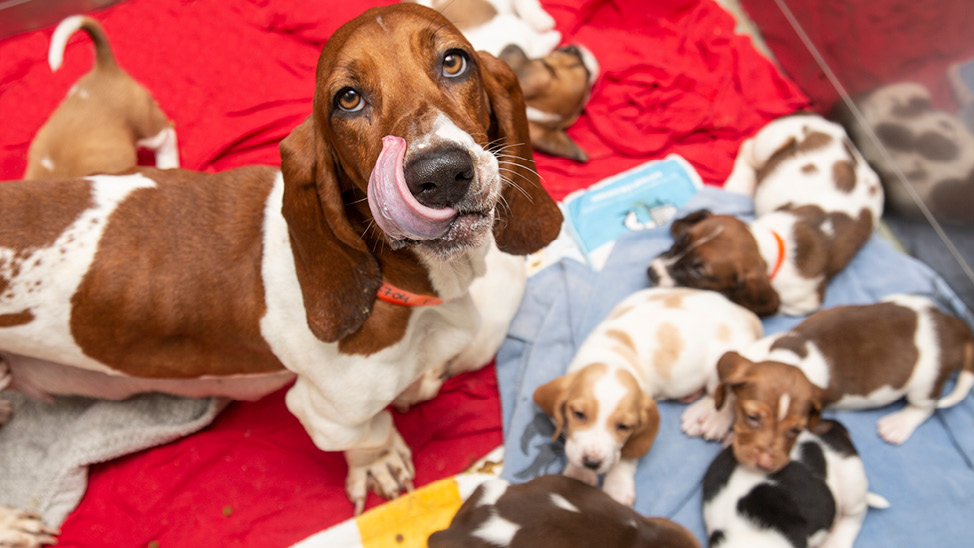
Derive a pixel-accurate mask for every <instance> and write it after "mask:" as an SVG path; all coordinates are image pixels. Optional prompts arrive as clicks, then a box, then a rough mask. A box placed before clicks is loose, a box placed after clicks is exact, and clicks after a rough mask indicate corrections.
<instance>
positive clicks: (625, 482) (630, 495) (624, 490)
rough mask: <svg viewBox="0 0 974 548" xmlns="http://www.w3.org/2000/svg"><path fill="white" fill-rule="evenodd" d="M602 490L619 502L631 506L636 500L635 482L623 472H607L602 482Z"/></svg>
mask: <svg viewBox="0 0 974 548" xmlns="http://www.w3.org/2000/svg"><path fill="white" fill-rule="evenodd" d="M602 491H604V492H605V494H607V495H609V496H610V497H612V498H613V499H614V500H615V501H616V502H618V503H619V504H624V505H626V506H630V507H631V506H632V505H633V503H635V502H636V482H635V481H633V478H632V477H631V476H626V475H625V474H608V475H606V476H605V481H604V482H603V483H602Z"/></svg>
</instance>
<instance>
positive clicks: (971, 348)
mask: <svg viewBox="0 0 974 548" xmlns="http://www.w3.org/2000/svg"><path fill="white" fill-rule="evenodd" d="M971 387H974V343H971V342H970V341H968V342H967V344H965V345H964V365H963V368H962V369H961V372H960V374H959V375H957V382H956V383H955V384H954V391H953V392H951V393H950V394H949V395H947V396H945V397H943V398H941V399H939V400H937V409H943V408H945V407H951V406H954V405H957V404H958V403H960V402H961V401H962V400H963V399H964V398H966V397H967V394H968V392H970V391H971Z"/></svg>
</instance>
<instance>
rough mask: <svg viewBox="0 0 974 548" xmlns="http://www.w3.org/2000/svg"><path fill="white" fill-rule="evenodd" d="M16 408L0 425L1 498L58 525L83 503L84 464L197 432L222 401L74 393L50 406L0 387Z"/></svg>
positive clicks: (1, 393) (215, 411)
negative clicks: (106, 397) (115, 397)
mask: <svg viewBox="0 0 974 548" xmlns="http://www.w3.org/2000/svg"><path fill="white" fill-rule="evenodd" d="M0 398H3V399H6V400H9V401H12V402H13V405H14V414H13V416H12V417H11V419H10V421H9V422H8V423H7V424H5V425H3V426H0V504H4V505H7V506H13V507H16V508H21V509H24V510H31V511H33V512H36V513H38V514H40V515H41V516H42V517H43V518H44V522H45V523H46V524H47V525H49V526H54V527H57V526H60V525H61V523H62V522H63V521H64V519H65V518H66V517H67V516H68V514H69V513H70V512H71V511H72V510H74V508H75V507H76V506H77V505H78V503H79V502H80V501H81V497H82V496H83V495H84V492H85V488H86V487H87V485H88V466H89V465H91V464H96V463H100V462H105V461H108V460H110V459H114V458H117V457H120V456H122V455H127V454H130V453H134V452H136V451H139V450H142V449H147V448H149V447H153V446H156V445H161V444H163V443H167V442H169V441H172V440H174V439H177V438H179V437H182V436H185V435H187V434H190V433H192V432H196V431H197V430H200V429H201V428H203V427H205V426H206V425H208V424H209V423H210V422H212V421H213V419H214V418H215V417H216V415H217V414H218V413H219V412H220V410H221V409H222V408H223V407H224V405H225V402H224V401H223V400H219V399H213V398H210V399H200V400H196V399H187V398H177V397H174V396H166V395H163V394H145V395H141V396H136V397H134V398H130V399H128V400H125V401H120V402H114V401H102V400H93V399H88V398H79V397H64V398H58V399H57V401H56V402H55V403H53V404H51V403H45V402H40V401H36V400H31V399H28V398H26V397H25V396H23V395H21V394H19V393H16V392H10V391H5V392H0Z"/></svg>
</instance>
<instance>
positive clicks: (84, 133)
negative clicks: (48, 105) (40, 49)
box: [24, 15, 179, 179]
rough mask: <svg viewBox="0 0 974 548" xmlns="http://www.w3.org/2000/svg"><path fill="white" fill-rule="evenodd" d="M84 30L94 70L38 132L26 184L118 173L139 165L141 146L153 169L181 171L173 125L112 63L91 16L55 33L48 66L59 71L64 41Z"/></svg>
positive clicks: (64, 25)
mask: <svg viewBox="0 0 974 548" xmlns="http://www.w3.org/2000/svg"><path fill="white" fill-rule="evenodd" d="M78 30H84V31H85V32H86V33H88V36H90V37H91V40H92V41H93V42H94V43H95V65H94V67H92V69H91V71H90V72H88V74H86V75H84V76H83V77H81V79H80V80H78V82H77V83H76V84H75V85H74V86H73V87H72V88H71V90H70V91H69V92H68V95H67V97H65V98H64V100H63V101H62V102H61V104H60V105H59V106H58V107H57V109H56V110H55V111H54V112H53V113H52V114H51V117H50V118H48V119H47V122H45V123H44V125H43V126H41V128H40V129H39V130H38V131H37V135H36V136H35V137H34V140H33V141H32V142H31V144H30V149H29V150H28V152H27V171H26V172H25V173H24V179H54V178H61V177H78V176H82V175H93V174H95V173H121V172H123V171H126V170H129V169H132V168H134V167H136V165H138V149H139V148H140V147H144V148H148V149H151V150H153V151H154V152H155V156H156V167H158V168H161V169H167V168H175V167H179V150H178V148H177V146H176V130H175V129H174V128H173V123H172V122H171V121H170V120H169V118H168V117H167V116H166V114H165V113H164V112H162V110H161V109H160V108H159V104H158V103H156V100H155V99H153V98H152V95H151V94H150V93H149V92H148V91H147V90H146V89H145V88H144V87H142V86H141V85H139V83H138V82H136V81H135V80H133V79H132V77H131V76H129V75H128V74H127V73H126V72H125V71H124V70H122V68H121V67H119V66H118V63H117V62H116V61H115V55H114V54H113V53H112V48H111V45H109V43H108V38H107V37H106V36H105V31H104V30H103V29H102V27H101V25H99V24H98V22H97V21H95V20H94V19H92V18H90V17H85V16H79V15H76V16H73V17H68V18H67V19H65V20H64V21H61V24H59V25H58V26H57V28H56V29H55V30H54V35H53V36H52V37H51V48H50V51H49V52H48V61H49V63H50V65H51V70H52V71H57V69H58V68H60V67H61V62H62V60H63V58H64V48H65V46H66V45H67V42H68V38H70V37H71V35H72V34H73V33H75V32H76V31H78Z"/></svg>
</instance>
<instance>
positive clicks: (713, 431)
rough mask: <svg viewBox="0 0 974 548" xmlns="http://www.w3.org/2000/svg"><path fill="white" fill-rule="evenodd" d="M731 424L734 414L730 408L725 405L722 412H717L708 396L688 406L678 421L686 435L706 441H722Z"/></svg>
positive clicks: (712, 400)
mask: <svg viewBox="0 0 974 548" xmlns="http://www.w3.org/2000/svg"><path fill="white" fill-rule="evenodd" d="M733 424H734V413H733V411H731V409H730V406H729V405H725V407H724V409H723V410H718V409H717V407H716V405H714V399H713V398H712V397H710V396H704V397H702V398H700V399H699V400H697V401H695V402H693V403H692V404H690V406H689V407H687V408H686V410H685V411H684V412H683V416H682V417H681V419H680V427H681V428H682V429H683V432H684V433H685V434H686V435H688V436H690V437H702V438H704V439H707V440H720V439H723V438H724V437H725V436H726V435H727V433H728V432H730V429H731V426H733Z"/></svg>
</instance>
